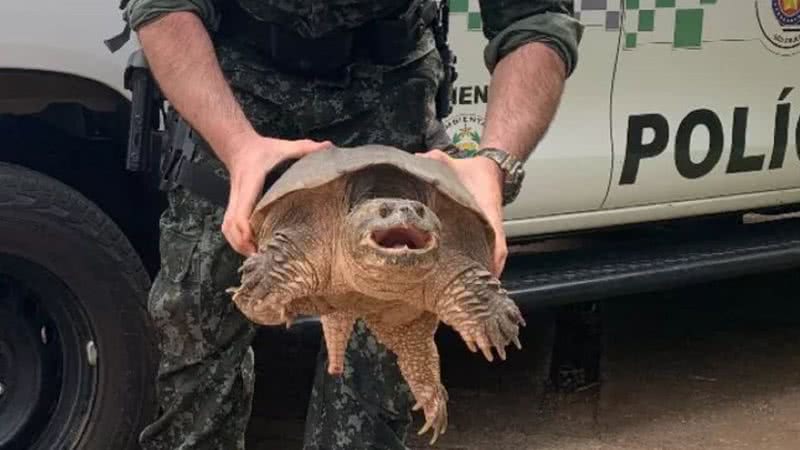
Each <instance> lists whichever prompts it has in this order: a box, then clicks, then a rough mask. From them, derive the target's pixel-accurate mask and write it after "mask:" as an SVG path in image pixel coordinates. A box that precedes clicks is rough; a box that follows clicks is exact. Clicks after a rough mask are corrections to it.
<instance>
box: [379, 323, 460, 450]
mask: <svg viewBox="0 0 800 450" xmlns="http://www.w3.org/2000/svg"><path fill="white" fill-rule="evenodd" d="M366 323H367V327H369V329H370V330H372V332H373V333H374V334H375V337H376V338H377V339H378V340H379V341H380V342H381V343H383V345H385V346H386V348H387V349H388V350H389V351H391V352H393V353H394V354H395V355H396V356H397V365H398V366H399V367H400V373H401V374H402V375H403V378H404V379H405V380H406V382H407V383H408V386H409V388H411V393H412V394H413V395H414V398H415V399H416V401H417V403H416V404H415V405H414V407H413V411H418V410H420V409H422V410H423V412H424V414H425V425H423V427H422V428H421V429H420V430H419V432H418V434H419V435H422V434H425V432H427V431H428V430H433V436H432V438H431V441H430V443H431V445H432V444H434V443H435V442H436V440H437V439H438V438H439V436H440V435H442V434H444V432H445V431H447V401H448V395H447V390H446V389H445V388H444V386H443V385H442V382H441V379H440V373H439V372H440V366H439V352H438V350H437V349H436V342H435V341H434V333H435V332H436V327H437V325H438V323H439V321H438V319H437V318H436V316H435V315H433V314H432V313H429V312H424V313H422V315H421V316H420V317H419V318H417V319H414V320H413V321H411V322H408V323H406V324H403V325H399V326H394V327H391V326H388V325H386V324H384V323H382V322H380V321H379V320H374V321H371V320H366Z"/></svg>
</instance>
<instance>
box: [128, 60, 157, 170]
mask: <svg viewBox="0 0 800 450" xmlns="http://www.w3.org/2000/svg"><path fill="white" fill-rule="evenodd" d="M124 85H125V88H126V89H128V90H130V91H131V113H130V118H129V126H128V143H127V150H126V155H125V168H126V169H127V170H129V171H132V172H142V173H144V174H145V175H147V176H148V177H152V176H153V175H154V174H155V173H156V170H155V169H156V166H157V164H158V160H159V152H160V150H161V145H162V141H163V138H164V132H163V131H162V130H161V129H160V127H161V118H162V117H163V105H164V98H163V96H162V95H161V92H160V91H159V89H158V85H157V84H156V81H155V79H154V78H153V75H152V73H151V71H150V68H149V66H148V64H147V61H146V59H145V57H144V53H143V52H142V51H141V50H138V51H136V52H134V53H132V54H131V56H130V57H129V58H128V65H127V67H126V68H125V73H124Z"/></svg>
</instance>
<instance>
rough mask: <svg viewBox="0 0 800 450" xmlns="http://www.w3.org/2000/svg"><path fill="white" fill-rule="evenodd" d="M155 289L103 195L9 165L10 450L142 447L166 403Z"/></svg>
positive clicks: (3, 387)
mask: <svg viewBox="0 0 800 450" xmlns="http://www.w3.org/2000/svg"><path fill="white" fill-rule="evenodd" d="M149 285H150V280H149V278H148V276H147V274H146V272H145V270H144V267H143V265H142V262H141V261H140V259H139V257H138V255H137V254H136V253H135V252H134V250H133V248H132V247H131V245H130V243H129V242H128V240H127V239H126V238H125V236H124V235H123V234H122V232H121V231H120V230H119V228H117V226H116V225H115V224H114V223H113V222H112V221H111V220H110V219H109V218H108V217H107V216H106V215H105V214H103V212H102V211H100V209H99V208H97V207H96V206H95V205H94V204H93V203H92V202H90V201H89V200H87V199H86V198H85V197H83V196H82V195H80V194H79V193H77V192H76V191H74V190H73V189H71V188H70V187H68V186H66V185H64V184H62V183H60V182H58V181H56V180H54V179H52V178H49V177H47V176H44V175H42V174H40V173H37V172H33V171H31V170H28V169H25V168H21V167H19V166H13V165H9V164H3V163H0V449H3V450H6V449H9V450H10V449H14V450H17V449H31V450H50V449H67V448H68V449H72V448H77V449H81V450H100V449H103V450H107V449H120V450H123V449H124V450H126V449H133V448H137V438H138V434H139V432H140V430H141V428H142V427H143V426H144V425H146V423H147V421H148V420H150V419H151V418H152V415H153V411H154V403H155V402H154V396H153V394H154V391H153V387H152V384H153V382H154V380H155V370H156V364H155V361H156V347H155V344H154V333H153V331H152V330H151V329H150V325H149V322H148V318H147V314H146V300H147V291H148V289H149Z"/></svg>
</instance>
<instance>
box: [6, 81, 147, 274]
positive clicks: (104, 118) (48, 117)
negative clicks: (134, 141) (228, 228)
mask: <svg viewBox="0 0 800 450" xmlns="http://www.w3.org/2000/svg"><path fill="white" fill-rule="evenodd" d="M119 76H120V78H121V77H122V76H123V74H122V73H121V72H120V74H119ZM129 117H130V101H129V99H128V97H127V96H126V95H125V94H124V93H122V92H120V91H118V90H117V88H116V87H115V86H110V85H108V84H105V83H103V82H101V81H98V80H95V79H90V78H87V77H83V76H78V75H74V74H69V73H63V72H58V71H52V70H38V69H0V161H4V162H9V163H14V164H18V165H21V166H24V167H27V168H29V169H32V170H35V171H38V172H41V173H43V174H45V175H48V176H51V177H53V178H56V179H58V180H59V181H61V182H63V183H65V184H67V185H68V186H70V187H71V188H73V189H75V190H77V191H78V192H80V193H81V194H83V195H84V196H86V197H87V198H88V199H89V200H91V201H92V202H94V203H95V204H97V205H98V206H99V207H100V208H101V210H103V212H105V213H106V214H107V215H108V216H109V217H111V219H112V220H113V221H114V222H115V223H116V224H117V225H118V226H119V227H120V228H121V229H122V230H123V233H124V234H125V236H126V237H127V238H128V240H130V241H131V243H132V244H133V245H134V247H135V248H136V250H137V252H138V253H139V255H140V257H141V258H142V260H143V262H144V263H145V265H146V266H147V268H148V272H150V275H151V276H153V275H154V274H155V271H156V270H157V268H158V257H157V245H156V244H155V243H154V241H157V239H155V238H156V237H157V235H156V234H155V233H156V232H157V215H158V214H159V213H160V208H161V207H162V206H163V196H162V195H161V193H160V192H158V191H157V190H155V189H154V188H153V187H151V186H150V185H148V179H147V177H146V176H144V175H143V174H138V173H131V172H128V171H126V170H125V165H124V161H125V151H126V145H127V138H128V124H129ZM131 207H133V208H131ZM134 208H141V209H140V210H139V211H140V212H138V213H137V212H132V211H130V210H131V209H134Z"/></svg>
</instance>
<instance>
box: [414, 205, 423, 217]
mask: <svg viewBox="0 0 800 450" xmlns="http://www.w3.org/2000/svg"><path fill="white" fill-rule="evenodd" d="M414 212H416V213H417V216H418V217H419V218H420V219H422V218H423V217H425V208H423V207H422V206H417V207H415V208H414Z"/></svg>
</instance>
